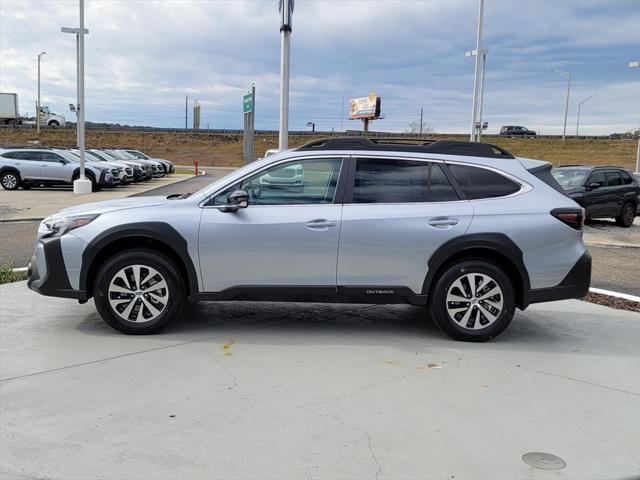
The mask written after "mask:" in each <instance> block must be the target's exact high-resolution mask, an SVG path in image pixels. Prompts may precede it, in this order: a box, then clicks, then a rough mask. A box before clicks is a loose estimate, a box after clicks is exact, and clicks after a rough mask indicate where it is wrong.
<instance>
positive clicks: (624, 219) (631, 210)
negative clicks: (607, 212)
mask: <svg viewBox="0 0 640 480" xmlns="http://www.w3.org/2000/svg"><path fill="white" fill-rule="evenodd" d="M635 218H636V206H635V205H634V204H633V203H631V202H627V203H625V204H624V205H623V206H622V208H621V209H620V215H618V216H617V217H616V225H619V226H620V227H624V228H629V227H630V226H631V225H633V220H634V219H635Z"/></svg>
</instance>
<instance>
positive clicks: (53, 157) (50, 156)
mask: <svg viewBox="0 0 640 480" xmlns="http://www.w3.org/2000/svg"><path fill="white" fill-rule="evenodd" d="M59 160H62V157H61V156H60V155H58V154H57V153H52V152H41V153H40V161H41V162H57V161H59Z"/></svg>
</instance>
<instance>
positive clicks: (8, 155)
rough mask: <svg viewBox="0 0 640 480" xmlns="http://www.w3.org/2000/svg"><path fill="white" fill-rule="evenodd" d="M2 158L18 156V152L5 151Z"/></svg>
mask: <svg viewBox="0 0 640 480" xmlns="http://www.w3.org/2000/svg"><path fill="white" fill-rule="evenodd" d="M2 156H3V157H4V158H20V152H7V153H3V154H2Z"/></svg>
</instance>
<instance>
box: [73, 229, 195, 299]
mask: <svg viewBox="0 0 640 480" xmlns="http://www.w3.org/2000/svg"><path fill="white" fill-rule="evenodd" d="M139 248H145V249H149V250H153V251H155V252H157V253H159V254H160V255H163V256H165V257H168V258H169V259H170V260H171V261H173V263H174V264H175V265H176V267H177V268H178V271H179V272H180V274H181V276H182V279H183V281H184V286H185V295H186V296H187V297H189V296H191V295H193V294H195V293H197V292H198V277H197V274H196V269H195V267H194V265H193V261H192V260H191V256H190V255H189V252H188V249H187V241H186V240H185V239H184V237H183V236H182V235H180V233H178V232H177V231H176V230H175V229H174V228H173V227H172V226H171V225H169V224H167V223H164V222H140V223H136V224H125V225H119V226H117V227H113V228H111V229H108V230H106V231H104V232H102V233H101V234H100V235H98V236H97V237H96V238H95V239H94V240H92V241H91V242H90V244H89V246H88V247H87V248H86V249H85V251H84V252H83V254H82V268H81V271H80V290H84V291H86V294H87V298H89V297H91V296H93V286H94V282H95V278H96V274H97V273H98V270H99V269H100V267H102V265H104V264H105V262H107V261H108V260H109V259H110V258H111V257H113V256H114V255H116V254H118V253H120V252H123V251H125V250H131V249H139Z"/></svg>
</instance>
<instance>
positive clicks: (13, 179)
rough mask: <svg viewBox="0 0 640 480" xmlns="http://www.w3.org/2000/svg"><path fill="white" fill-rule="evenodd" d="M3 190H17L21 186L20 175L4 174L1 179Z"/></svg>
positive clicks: (14, 173)
mask: <svg viewBox="0 0 640 480" xmlns="http://www.w3.org/2000/svg"><path fill="white" fill-rule="evenodd" d="M0 183H1V184H2V188H4V189H5V190H17V189H18V187H19V186H20V175H18V174H17V173H16V172H12V171H9V172H4V173H3V174H2V177H1V178H0Z"/></svg>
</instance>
